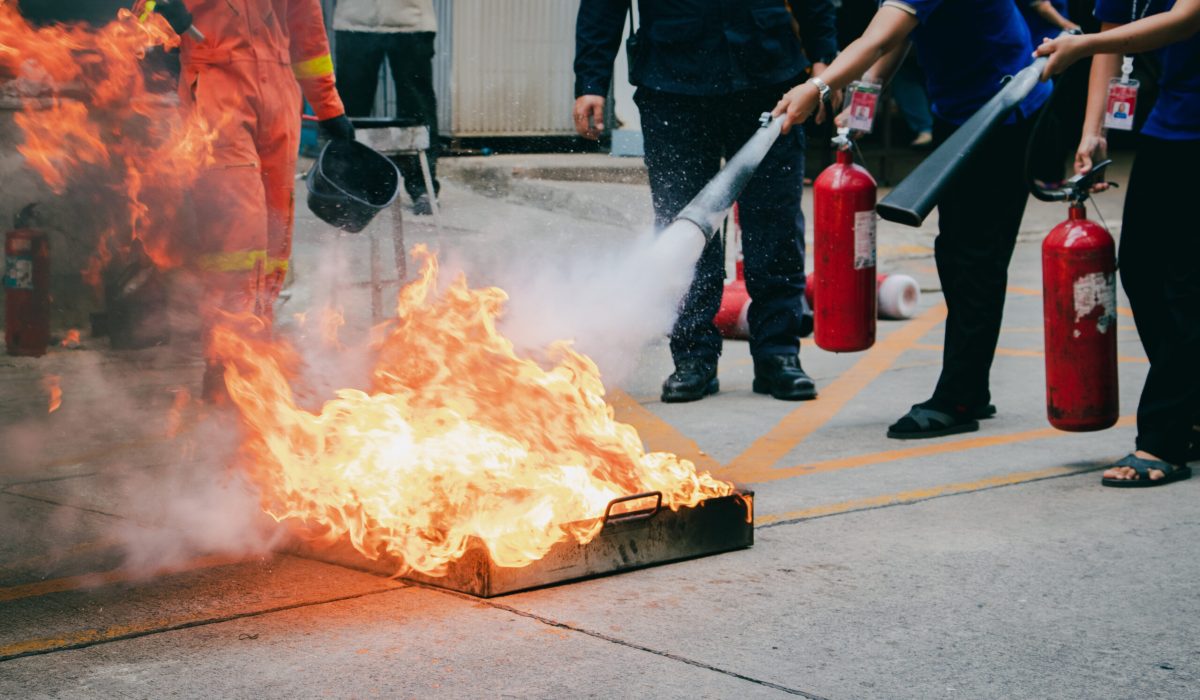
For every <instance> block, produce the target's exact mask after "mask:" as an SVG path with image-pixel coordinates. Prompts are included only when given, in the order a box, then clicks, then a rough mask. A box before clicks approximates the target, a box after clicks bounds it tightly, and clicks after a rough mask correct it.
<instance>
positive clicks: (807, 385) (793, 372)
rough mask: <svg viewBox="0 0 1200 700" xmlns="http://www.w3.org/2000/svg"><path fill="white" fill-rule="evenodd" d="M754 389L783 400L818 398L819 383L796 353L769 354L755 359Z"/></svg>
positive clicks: (756, 391)
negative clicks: (802, 365) (814, 379)
mask: <svg viewBox="0 0 1200 700" xmlns="http://www.w3.org/2000/svg"><path fill="white" fill-rule="evenodd" d="M754 391H755V393H759V394H770V395H771V396H774V397H775V398H777V399H780V400H783V401H807V400H809V399H815V398H817V385H816V384H815V383H814V382H813V380H812V377H810V376H808V375H807V374H805V373H804V369H803V368H802V367H800V358H799V357H796V356H795V355H769V356H767V357H762V358H755V359H754Z"/></svg>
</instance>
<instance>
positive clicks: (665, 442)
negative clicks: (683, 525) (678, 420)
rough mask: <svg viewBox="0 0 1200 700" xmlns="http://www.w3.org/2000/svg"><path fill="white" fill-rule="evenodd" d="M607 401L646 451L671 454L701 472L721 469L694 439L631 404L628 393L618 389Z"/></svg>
mask: <svg viewBox="0 0 1200 700" xmlns="http://www.w3.org/2000/svg"><path fill="white" fill-rule="evenodd" d="M608 402H609V404H610V405H611V406H612V407H613V412H614V413H615V414H616V418H617V420H619V421H621V422H622V423H628V424H630V425H632V426H633V427H635V428H637V431H638V435H640V436H641V438H642V440H643V441H644V442H645V443H646V445H647V446H648V447H649V449H651V450H654V451H656V452H672V453H674V454H676V455H679V456H680V457H683V458H685V459H690V460H692V461H693V462H695V464H696V466H697V467H698V468H699V469H700V470H701V471H704V470H707V471H710V472H711V471H716V470H717V469H720V468H721V465H720V463H719V462H717V460H716V459H714V458H713V457H712V455H709V454H707V453H706V452H704V451H703V450H701V449H700V446H699V445H697V444H696V441H695V440H692V439H691V438H689V437H687V436H686V435H684V434H683V433H681V432H679V429H678V428H676V427H675V426H673V425H671V424H670V423H668V422H666V421H665V420H663V419H662V418H659V417H658V416H656V415H654V413H653V412H652V411H651V410H650V409H648V408H646V407H645V406H643V405H641V404H640V403H638V402H637V401H634V400H633V398H632V397H631V396H629V394H626V393H625V392H623V391H621V390H620V389H613V390H611V391H609V392H608Z"/></svg>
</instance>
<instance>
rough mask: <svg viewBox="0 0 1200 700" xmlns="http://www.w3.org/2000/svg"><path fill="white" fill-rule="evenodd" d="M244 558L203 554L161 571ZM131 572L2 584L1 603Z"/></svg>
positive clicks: (122, 578)
mask: <svg viewBox="0 0 1200 700" xmlns="http://www.w3.org/2000/svg"><path fill="white" fill-rule="evenodd" d="M241 561H245V557H230V556H226V555H214V556H209V557H200V558H199V559H193V560H192V561H190V562H187V563H186V564H183V565H181V566H179V567H173V568H171V569H170V570H168V571H164V572H162V573H163V574H164V575H166V574H177V573H180V572H183V571H195V570H196V569H209V568H212V567H214V566H225V565H227V564H236V563H238V562H241ZM135 578H139V577H135V576H133V575H132V574H131V573H129V572H127V571H124V570H122V569H116V570H113V571H101V572H99V573H90V574H80V575H79V576H67V577H64V578H54V579H50V580H48V581H37V582H35V583H25V584H21V585H19V586H9V587H8V588H0V603H4V602H7V601H10V600H20V599H21V598H32V597H36V596H43V595H48V594H50V593H62V592H63V591H73V590H76V589H79V588H92V587H95V586H104V585H108V584H112V583H126V582H128V581H133V580H135Z"/></svg>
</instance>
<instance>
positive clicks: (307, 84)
mask: <svg viewBox="0 0 1200 700" xmlns="http://www.w3.org/2000/svg"><path fill="white" fill-rule="evenodd" d="M286 20H287V32H288V53H289V54H290V58H291V61H292V73H293V74H294V75H295V76H296V80H297V81H299V83H300V90H301V91H302V92H303V93H304V99H306V100H308V103H309V104H310V105H312V108H313V112H314V113H315V114H316V115H317V119H318V120H319V121H320V124H321V130H322V131H323V132H324V133H325V134H326V135H328V136H329V137H330V138H335V139H346V140H352V139H353V138H354V126H353V125H352V124H351V123H350V120H349V119H348V118H347V117H346V108H345V107H344V106H342V98H341V96H340V95H338V91H337V88H336V87H335V86H334V81H333V58H332V57H331V56H330V55H329V37H328V36H327V35H326V34H325V18H324V16H323V15H322V13H321V0H289V1H288V3H287V17H286Z"/></svg>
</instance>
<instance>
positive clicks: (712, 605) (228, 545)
mask: <svg viewBox="0 0 1200 700" xmlns="http://www.w3.org/2000/svg"><path fill="white" fill-rule="evenodd" d="M603 158H604V157H602V156H588V157H583V158H580V157H571V156H559V157H556V158H555V157H537V158H526V157H519V156H497V157H493V158H492V159H460V160H457V161H451V160H447V161H444V162H443V174H444V190H443V198H442V203H443V207H444V220H443V226H442V230H441V232H440V233H439V232H437V231H436V230H435V228H434V227H433V226H432V222H431V220H430V219H429V218H419V219H417V218H413V217H406V218H405V219H404V220H403V221H404V225H405V236H406V243H408V244H411V243H415V242H418V241H424V242H428V243H430V244H432V245H434V246H435V247H437V248H438V249H439V250H440V251H441V253H442V258H443V260H444V261H447V265H448V266H451V267H461V268H463V269H466V270H468V271H469V272H470V274H471V275H472V277H471V279H472V282H473V283H475V284H482V283H490V282H500V283H504V282H506V281H515V284H516V285H517V286H519V285H520V280H521V278H522V276H525V277H536V276H538V275H539V274H541V273H542V272H544V271H545V270H547V269H552V268H554V267H555V266H556V265H558V264H559V262H556V261H562V260H568V259H570V260H577V259H579V258H587V257H589V256H592V255H596V256H599V255H603V254H604V253H605V251H611V250H613V249H619V248H620V247H621V246H623V245H627V244H628V243H629V241H631V239H632V232H634V231H636V230H644V229H645V228H646V226H647V224H648V222H649V220H650V210H649V203H648V193H647V190H646V187H645V185H644V184H641V181H640V179H639V178H638V176H637V172H636V170H637V168H636V163H635V162H632V163H631V162H612V161H603V160H601V161H597V160H596V159H603ZM604 169H608V170H610V171H613V172H615V173H617V174H613V172H609V173H605V172H601V171H603V170H604ZM1117 170H1118V171H1117V172H1116V173H1114V174H1115V175H1117V176H1118V177H1116V179H1118V180H1122V181H1123V180H1124V179H1125V173H1127V169H1117ZM564 173H567V174H564ZM595 178H602V179H604V180H605V181H604V182H595V181H594V179H595ZM1121 200H1122V197H1121V194H1120V193H1115V194H1108V195H1104V196H1101V197H1100V198H1098V201H1097V204H1098V206H1099V208H1100V210H1101V211H1102V213H1103V215H1104V218H1105V219H1106V220H1107V221H1108V223H1109V224H1110V226H1112V227H1113V228H1114V230H1119V220H1120V209H1121ZM805 208H806V211H808V212H811V201H810V199H809V198H808V197H806V200H805ZM298 214H299V224H298V238H297V245H296V254H295V262H294V265H295V268H296V282H295V286H294V288H293V291H292V295H291V299H290V300H289V301H288V302H287V304H286V305H285V306H284V308H283V310H282V311H281V314H280V315H281V318H283V319H285V320H286V319H287V318H288V317H290V314H291V313H294V312H296V311H298V310H301V309H303V308H305V307H306V306H307V305H309V304H310V303H311V302H312V300H313V299H315V298H320V297H322V296H324V294H323V291H324V290H327V289H328V288H329V287H330V286H331V283H330V280H331V279H333V280H336V282H337V286H338V288H339V292H338V294H339V297H338V300H339V302H340V303H342V304H343V305H345V306H346V308H347V309H348V315H351V316H354V318H355V319H357V320H362V319H363V318H364V317H365V316H367V315H368V314H367V313H366V310H367V309H368V308H369V305H370V299H369V291H368V289H367V287H366V286H364V284H363V282H364V281H365V280H366V278H367V270H368V262H367V261H368V258H369V255H370V250H371V244H370V242H369V241H370V239H369V236H366V235H360V236H357V237H343V238H342V239H340V240H339V239H337V238H336V237H334V236H333V235H331V234H330V233H329V232H328V231H327V229H326V228H325V227H324V226H323V225H321V224H320V223H319V222H317V221H316V220H314V219H313V218H312V217H311V215H309V214H308V213H307V211H305V210H304V209H303V205H302V204H301V206H300V208H299V212H298ZM980 215H981V216H986V212H981V214H980ZM1064 215H1065V212H1064V208H1063V207H1062V206H1061V205H1045V204H1040V203H1037V202H1031V203H1030V206H1029V208H1028V211H1027V214H1026V217H1025V221H1024V223H1023V226H1022V236H1021V242H1020V244H1019V245H1018V247H1017V252H1016V255H1015V257H1014V260H1013V263H1012V265H1011V267H1010V293H1009V297H1008V304H1007V307H1006V312H1005V321H1004V328H1003V332H1002V335H1001V339H1000V343H999V350H998V353H997V357H996V363H995V367H994V369H993V373H992V388H993V395H994V402H995V403H996V405H997V406H998V408H999V413H998V414H997V416H996V417H995V418H993V419H990V420H987V421H983V423H982V427H981V429H980V431H979V432H977V433H968V434H965V435H959V436H954V437H949V438H944V439H938V440H928V441H919V442H914V443H900V442H896V441H891V440H888V439H887V438H886V437H885V436H884V428H885V426H886V425H887V424H888V423H890V422H891V421H893V420H894V419H895V418H896V417H898V416H899V415H901V414H902V413H903V412H904V411H905V410H907V408H908V406H909V404H911V403H914V402H916V401H919V400H922V399H924V398H926V397H927V396H928V394H929V392H930V390H931V389H932V386H933V383H934V381H935V379H936V377H937V373H938V369H939V364H940V350H941V342H942V324H943V320H944V318H945V306H944V304H943V300H942V297H941V295H940V293H939V291H938V289H937V276H936V273H935V271H934V268H933V261H932V239H933V232H934V230H935V226H934V224H933V220H932V219H931V221H929V222H927V223H926V225H925V226H924V227H922V228H921V229H906V228H903V227H898V226H892V225H887V224H881V226H880V232H879V256H880V269H881V271H885V272H904V273H907V274H910V275H913V276H914V277H916V278H917V279H918V280H919V281H920V283H921V285H922V287H923V288H924V290H925V293H924V295H923V300H922V303H921V308H920V311H919V312H918V314H917V315H916V316H915V317H914V318H913V319H911V320H909V321H905V322H881V323H880V326H879V338H878V341H877V343H876V344H875V346H874V347H873V348H871V349H870V350H868V351H866V352H862V353H856V354H844V355H836V354H831V353H827V352H824V351H822V350H820V349H818V348H816V347H814V346H812V345H811V344H810V343H807V342H806V344H805V346H804V348H803V350H802V358H803V362H804V365H805V367H806V368H807V369H808V371H809V372H810V373H811V374H813V376H814V377H815V378H816V379H817V381H818V383H819V386H820V391H821V396H820V398H819V399H818V400H817V401H815V402H808V403H799V404H794V403H785V402H778V401H774V400H772V399H770V398H768V397H763V396H759V395H755V394H753V393H752V392H751V391H750V383H751V379H752V372H753V370H752V366H751V363H750V360H749V355H748V352H747V350H746V346H745V343H744V342H740V341H727V343H726V349H725V354H724V356H723V357H722V360H721V367H720V372H721V382H722V391H721V393H720V394H718V395H716V396H713V397H710V398H707V399H705V400H704V401H701V402H699V403H694V404H686V405H664V404H662V403H660V402H659V401H658V385H659V383H660V382H661V380H662V379H663V377H664V376H665V375H666V374H667V373H668V372H669V371H670V359H669V356H668V353H667V351H666V348H665V345H664V344H663V343H662V342H661V341H659V342H655V343H652V344H651V345H650V346H649V347H647V348H646V349H645V350H644V352H642V353H641V354H640V356H638V357H637V362H636V363H633V366H632V369H631V371H630V372H628V373H626V374H624V375H623V376H621V377H620V379H619V381H616V382H614V383H613V384H612V385H610V387H609V388H610V397H611V398H612V401H613V403H614V405H615V407H616V409H617V414H618V417H619V418H620V419H622V420H624V421H626V422H629V423H631V424H633V425H634V426H636V427H637V428H638V430H639V431H640V433H641V434H642V436H643V438H644V439H645V441H646V442H647V444H648V446H649V447H650V448H652V449H658V450H670V451H674V452H677V453H679V454H681V455H684V456H686V457H688V458H691V459H693V460H695V461H696V462H697V463H698V464H699V465H701V466H702V467H704V468H706V469H710V470H712V471H713V472H715V473H716V474H718V475H720V476H723V477H725V478H728V479H731V480H734V481H737V482H739V483H744V484H748V485H750V486H752V487H753V488H754V489H755V491H756V492H757V494H758V496H757V513H756V521H755V524H756V534H755V539H756V541H755V545H754V547H753V548H751V549H748V550H743V551H738V552H734V553H729V554H724V555H720V556H714V557H708V558H702V559H696V560H692V561H688V562H683V563H676V564H671V565H666V566H661V567H656V568H650V569H644V570H641V571H636V572H630V573H625V574H621V575H616V576H609V577H604V578H598V579H594V580H590V581H584V582H578V583H571V584H567V585H561V586H556V587H552V588H546V589H542V590H536V591H531V592H525V593H519V594H516V595H510V596H504V597H500V598H496V599H491V600H477V599H473V598H469V597H467V596H463V595H458V594H454V593H448V592H444V591H440V590H436V589H431V588H425V587H420V586H413V585H408V584H405V583H403V582H398V581H393V580H389V579H386V578H381V577H378V576H374V575H371V574H367V573H362V572H360V571H356V570H352V569H348V568H343V567H340V566H335V565H332V564H328V563H322V562H320V561H314V560H311V559H307V558H302V557H299V556H295V555H292V554H283V553H279V551H278V550H279V549H280V548H281V542H280V539H279V533H278V530H277V528H272V526H271V524H270V523H264V522H263V521H264V519H265V518H263V517H262V516H261V514H258V513H257V510H256V508H255V503H254V500H253V497H252V495H248V494H247V492H246V491H245V489H244V488H240V487H239V485H238V483H237V481H236V480H231V479H230V478H229V475H228V474H226V473H225V472H224V471H223V470H222V467H221V459H220V456H221V455H224V454H229V452H230V451H231V450H232V449H233V447H232V443H233V438H232V437H231V433H232V432H233V430H232V429H231V428H230V426H228V425H225V424H223V423H221V422H220V421H219V420H216V419H213V418H205V417H204V416H203V415H201V414H199V413H197V411H196V410H195V409H194V407H193V404H191V403H190V402H189V401H188V399H187V396H188V394H185V393H184V392H189V393H195V391H196V389H197V386H196V385H197V383H198V382H197V377H198V373H199V364H198V360H197V359H196V358H195V355H194V353H193V352H190V351H189V350H187V349H186V348H185V347H184V346H185V344H184V343H183V342H178V343H176V344H175V345H173V346H171V347H168V348H160V349H155V350H143V351H136V352H123V353H117V352H113V351H110V350H108V349H107V348H106V346H105V344H104V343H103V342H102V341H99V340H92V339H88V338H85V339H84V347H83V348H81V349H74V350H66V349H58V350H56V351H54V352H52V353H51V354H50V355H49V356H47V357H45V358H41V359H38V360H28V359H24V358H0V394H2V395H3V401H0V445H3V448H2V451H0V454H2V455H3V459H2V460H0V462H2V464H3V467H2V468H0V531H2V532H3V533H4V536H3V537H2V538H0V621H3V623H2V624H0V696H2V697H14V698H43V697H63V698H75V697H86V698H92V697H105V698H107V697H113V698H126V697H129V698H168V697H228V698H288V697H338V698H341V697H536V698H564V697H566V698H573V697H633V696H655V697H680V698H684V697H713V698H727V697H785V696H789V695H792V696H795V695H798V696H801V697H823V698H996V697H1012V698H1183V697H1196V688H1197V687H1198V686H1197V684H1198V683H1200V631H1197V626H1196V624H1195V621H1196V620H1197V619H1198V615H1200V602H1197V598H1196V596H1195V595H1194V590H1195V584H1194V581H1195V580H1196V578H1197V576H1200V557H1197V556H1196V554H1197V551H1198V550H1197V547H1196V545H1195V542H1196V541H1197V537H1198V535H1200V519H1198V518H1197V516H1196V510H1195V499H1196V495H1197V489H1200V482H1196V481H1190V482H1183V483H1178V484H1174V485H1171V486H1169V487H1166V488H1159V489H1151V490H1137V491H1123V490H1115V489H1106V488H1102V487H1101V486H1100V483H1099V474H1098V473H1097V471H1096V470H1097V469H1100V468H1101V467H1102V466H1103V465H1105V464H1106V463H1107V462H1109V461H1110V460H1112V459H1114V458H1117V457H1120V456H1121V455H1123V454H1125V453H1126V452H1128V451H1129V450H1130V449H1131V447H1132V441H1133V437H1134V418H1133V416H1134V413H1135V408H1136V403H1137V395H1138V392H1139V389H1140V386H1141V382H1142V380H1143V378H1144V375H1145V371H1146V367H1147V365H1146V361H1145V358H1144V355H1143V353H1142V351H1141V346H1140V344H1139V342H1138V339H1137V335H1136V332H1135V329H1134V327H1133V324H1132V319H1131V317H1130V314H1129V311H1128V308H1127V302H1126V301H1125V300H1124V299H1123V298H1122V299H1121V301H1120V304H1121V308H1120V315H1119V328H1118V332H1119V339H1120V349H1119V354H1120V356H1121V361H1120V376H1121V388H1122V399H1121V415H1122V417H1121V419H1120V421H1119V422H1118V424H1117V426H1116V427H1114V428H1112V429H1109V430H1106V431H1103V432H1098V433H1085V434H1068V433H1063V432H1059V431H1056V430H1054V429H1053V428H1051V427H1050V426H1049V425H1048V424H1047V422H1046V418H1045V408H1044V389H1043V386H1044V372H1043V358H1042V352H1041V351H1042V335H1041V333H1042V330H1041V328H1042V325H1041V324H1042V320H1041V319H1042V316H1041V301H1040V266H1039V248H1038V246H1039V242H1040V240H1041V237H1042V236H1043V235H1044V233H1045V232H1047V231H1048V230H1049V229H1050V228H1051V227H1052V226H1053V225H1054V224H1055V223H1056V222H1057V221H1058V220H1060V219H1062V218H1063V217H1064ZM381 219H382V217H381ZM377 225H380V226H383V225H384V224H383V223H379V224H377ZM384 242H385V245H384V246H383V250H385V251H388V250H390V249H389V248H388V247H387V245H386V238H385V239H384ZM381 255H382V254H381ZM383 257H384V258H385V259H386V255H383ZM331 259H333V260H341V261H342V265H341V266H340V267H336V268H335V269H334V272H333V273H332V275H331V274H330V273H328V271H327V270H328V265H327V264H326V263H327V262H328V261H329V260H331ZM387 268H388V266H387V265H384V269H387ZM393 291H394V288H393ZM390 293H392V292H389V294H390ZM53 385H57V386H59V387H60V388H61V390H62V392H63V393H62V405H61V408H59V409H58V410H56V411H54V412H51V413H48V412H47V401H48V400H49V388H50V387H51V386H53ZM173 407H174V409H173ZM1189 688H1190V689H1191V690H1189Z"/></svg>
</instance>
